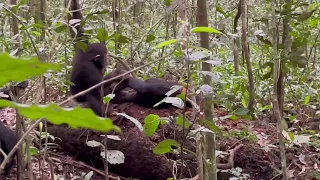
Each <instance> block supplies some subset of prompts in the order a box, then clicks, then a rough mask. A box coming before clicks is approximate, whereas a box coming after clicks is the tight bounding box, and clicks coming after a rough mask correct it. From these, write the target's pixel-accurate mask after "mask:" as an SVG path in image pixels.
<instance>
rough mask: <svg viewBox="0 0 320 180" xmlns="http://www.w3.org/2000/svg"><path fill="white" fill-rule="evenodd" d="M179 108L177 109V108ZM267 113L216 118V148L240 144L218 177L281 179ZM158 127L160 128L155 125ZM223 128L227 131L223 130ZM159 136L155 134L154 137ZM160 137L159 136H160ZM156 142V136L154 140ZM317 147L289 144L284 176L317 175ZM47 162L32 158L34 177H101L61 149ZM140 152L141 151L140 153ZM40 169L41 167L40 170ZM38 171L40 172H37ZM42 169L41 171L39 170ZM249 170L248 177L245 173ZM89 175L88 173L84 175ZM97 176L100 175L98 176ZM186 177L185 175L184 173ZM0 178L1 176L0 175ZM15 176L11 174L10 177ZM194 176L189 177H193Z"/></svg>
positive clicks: (136, 111) (8, 113) (139, 111)
mask: <svg viewBox="0 0 320 180" xmlns="http://www.w3.org/2000/svg"><path fill="white" fill-rule="evenodd" d="M124 107H125V108H122V109H123V111H124V112H125V113H126V114H128V115H130V116H132V117H134V118H136V119H137V120H139V121H140V122H141V123H143V120H144V118H145V117H146V115H148V114H150V113H153V114H158V115H159V116H160V117H168V116H169V115H172V114H175V113H178V114H179V113H181V111H180V110H176V109H174V108H172V109H165V110H154V109H146V108H143V107H139V106H137V105H134V104H127V105H125V106H124ZM179 111H180V112H179ZM215 113H216V115H217V116H218V117H226V115H228V112H226V111H224V110H223V109H215ZM15 117H16V114H15V110H14V109H11V108H4V109H2V110H0V120H1V121H3V122H4V123H5V124H6V125H8V126H9V127H11V128H14V127H15ZM270 119H271V115H269V117H268V115H266V116H264V117H261V119H258V120H255V121H250V120H243V119H238V120H231V119H229V118H226V119H223V120H219V121H218V122H217V125H218V126H219V127H222V129H223V131H224V132H225V133H224V135H222V136H218V137H217V149H218V150H219V152H226V153H228V150H231V149H232V148H234V147H235V146H237V145H239V144H243V147H242V148H241V149H239V150H238V151H237V152H236V153H235V155H234V159H233V160H234V168H233V169H226V170H221V171H220V172H219V174H218V175H219V178H218V179H219V180H220V179H221V180H223V179H229V178H231V177H234V178H233V179H257V180H258V179H268V180H269V179H281V176H280V170H279V169H281V162H280V158H279V157H280V156H279V150H278V149H279V148H278V145H277V144H278V138H277V129H276V125H275V124H274V123H270V122H271V120H270ZM158 131H161V129H159V130H158ZM226 132H227V133H226ZM158 138H159V137H158ZM161 138H163V137H161ZM156 141H157V142H158V141H159V140H156ZM317 142H318V144H317V145H318V147H317V145H316V143H315V141H313V143H309V144H308V145H307V144H300V145H290V147H287V148H286V157H287V166H288V177H291V179H307V180H312V179H320V169H319V168H318V165H319V163H320V153H319V146H320V145H319V140H318V141H317ZM226 153H221V155H222V156H223V155H224V157H222V158H219V161H220V162H221V163H224V162H226V159H228V158H227V157H228V154H226ZM49 156H51V160H52V161H51V162H45V163H44V164H42V165H41V166H40V167H41V168H39V161H38V159H37V158H34V159H33V160H32V166H33V168H34V174H35V177H36V179H50V176H51V175H50V172H51V169H54V173H55V174H56V175H59V174H60V175H62V174H65V173H66V172H69V175H70V174H71V175H70V176H69V177H75V176H76V175H78V176H85V175H86V174H87V173H88V172H93V175H92V178H91V179H101V177H102V176H101V174H103V171H102V170H101V169H100V170H98V169H96V168H93V167H91V166H89V165H87V164H85V163H83V162H80V161H77V160H75V159H74V158H73V157H70V156H67V155H64V153H63V149H62V153H53V154H49ZM141 156H143V154H141ZM189 168H190V169H191V170H190V176H189V178H190V177H194V176H196V164H194V166H190V167H189ZM40 169H41V170H40ZM40 172H41V173H40ZM42 172H43V173H42ZM15 174H16V169H15V168H14V170H13V172H12V174H11V176H12V177H14V176H15ZM246 174H249V175H250V177H249V178H244V177H246ZM88 176H91V174H90V173H88V174H87V177H88ZM99 177H100V178H99ZM110 177H111V179H119V180H120V179H130V178H122V175H121V174H113V175H111V176H110ZM186 178H187V177H186ZM1 179H2V178H1ZM10 179H15V178H10ZM196 179H197V178H193V180H196Z"/></svg>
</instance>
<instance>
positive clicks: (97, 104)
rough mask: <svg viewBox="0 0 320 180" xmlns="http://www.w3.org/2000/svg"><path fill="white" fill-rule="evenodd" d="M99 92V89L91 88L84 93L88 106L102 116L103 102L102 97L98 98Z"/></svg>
mask: <svg viewBox="0 0 320 180" xmlns="http://www.w3.org/2000/svg"><path fill="white" fill-rule="evenodd" d="M99 92H100V91H94V90H92V91H91V92H88V93H86V94H85V97H86V101H87V103H88V106H89V107H90V108H91V109H92V110H93V112H94V113H95V114H96V115H98V116H100V117H104V110H103V107H104V104H103V101H102V98H100V93H99ZM99 99H101V100H99Z"/></svg>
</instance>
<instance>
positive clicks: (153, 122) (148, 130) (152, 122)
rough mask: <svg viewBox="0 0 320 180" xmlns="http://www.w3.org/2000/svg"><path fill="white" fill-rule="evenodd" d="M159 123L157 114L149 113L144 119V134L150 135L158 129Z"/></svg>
mask: <svg viewBox="0 0 320 180" xmlns="http://www.w3.org/2000/svg"><path fill="white" fill-rule="evenodd" d="M159 124H160V120H159V116H158V115H156V114H149V115H148V116H147V117H146V118H145V119H144V125H143V133H144V134H145V135H146V136H152V135H153V134H154V133H155V132H156V130H157V129H158V126H159Z"/></svg>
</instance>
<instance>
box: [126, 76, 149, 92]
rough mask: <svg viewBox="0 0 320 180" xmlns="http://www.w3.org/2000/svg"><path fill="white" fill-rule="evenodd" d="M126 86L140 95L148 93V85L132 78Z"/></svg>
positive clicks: (127, 81)
mask: <svg viewBox="0 0 320 180" xmlns="http://www.w3.org/2000/svg"><path fill="white" fill-rule="evenodd" d="M126 84H127V86H128V87H129V88H131V89H134V90H135V91H137V92H138V93H146V91H147V84H146V82H145V81H144V80H141V79H137V78H134V77H130V78H128V79H127V80H126Z"/></svg>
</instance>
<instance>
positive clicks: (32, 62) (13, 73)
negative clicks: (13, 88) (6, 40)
mask: <svg viewBox="0 0 320 180" xmlns="http://www.w3.org/2000/svg"><path fill="white" fill-rule="evenodd" d="M0 61H1V66H0V87H1V86H3V85H5V84H6V83H8V82H9V81H23V80H25V79H27V78H29V77H35V76H41V75H42V74H43V73H45V72H46V71H47V70H49V69H51V70H53V71H57V70H59V69H60V68H61V66H60V65H57V64H50V63H45V62H41V61H39V60H38V59H37V58H35V57H34V58H15V57H11V56H10V55H9V54H8V53H3V54H0Z"/></svg>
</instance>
